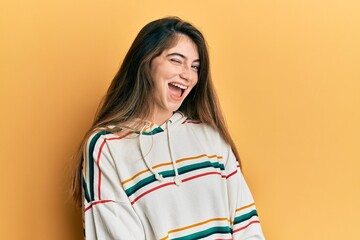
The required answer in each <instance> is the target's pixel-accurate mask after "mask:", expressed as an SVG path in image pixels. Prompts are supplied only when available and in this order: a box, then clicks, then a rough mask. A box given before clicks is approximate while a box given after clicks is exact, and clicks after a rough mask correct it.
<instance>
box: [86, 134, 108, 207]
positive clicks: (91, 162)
mask: <svg viewBox="0 0 360 240" xmlns="http://www.w3.org/2000/svg"><path fill="white" fill-rule="evenodd" d="M109 133H110V132H106V131H101V132H98V133H97V134H95V136H94V137H93V138H92V139H91V141H90V144H89V154H88V156H89V181H90V201H94V200H95V194H94V162H95V161H94V157H93V153H94V149H95V145H96V142H97V141H98V140H99V138H100V137H101V136H102V135H106V134H109Z"/></svg>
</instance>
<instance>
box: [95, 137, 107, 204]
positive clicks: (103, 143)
mask: <svg viewBox="0 0 360 240" xmlns="http://www.w3.org/2000/svg"><path fill="white" fill-rule="evenodd" d="M105 143H106V138H105V139H104V141H103V142H102V143H101V145H100V150H99V153H98V156H97V159H96V164H97V167H98V170H99V178H98V198H99V200H101V195H100V186H101V169H100V165H99V162H100V157H101V152H102V149H103V147H104V145H105Z"/></svg>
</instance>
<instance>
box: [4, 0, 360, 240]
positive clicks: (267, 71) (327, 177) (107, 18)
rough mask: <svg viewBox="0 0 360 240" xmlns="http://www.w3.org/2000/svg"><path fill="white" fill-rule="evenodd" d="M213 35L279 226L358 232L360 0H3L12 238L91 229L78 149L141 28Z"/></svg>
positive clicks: (263, 211)
mask: <svg viewBox="0 0 360 240" xmlns="http://www.w3.org/2000/svg"><path fill="white" fill-rule="evenodd" d="M168 15H178V16H180V17H182V18H184V19H186V20H189V21H191V22H193V23H194V24H195V25H196V26H198V27H199V28H200V29H201V30H202V31H203V32H204V34H205V36H206V38H207V40H208V43H209V47H210V53H211V61H212V72H213V77H214V80H215V83H216V87H217V90H218V93H219V96H220V98H221V104H222V106H223V109H224V111H225V115H226V118H227V121H228V124H229V127H230V130H231V132H232V134H233V137H234V139H235V141H236V144H237V146H238V148H239V151H240V155H241V157H242V162H243V165H244V172H245V176H246V178H247V181H248V183H249V185H250V187H251V189H252V192H253V195H254V197H255V199H256V202H257V207H258V210H259V213H260V218H261V221H262V226H263V229H264V232H265V234H266V236H267V239H273V240H304V239H306V240H309V239H314V240H318V239H324V240H332V239H334V240H335V239H360V231H359V226H360V220H359V216H360V206H359V205H360V173H359V170H360V163H359V162H360V161H359V160H360V148H359V145H360V144H359V143H360V141H359V136H360V2H359V1H357V0H352V1H351V0H343V1H340V0H337V1H334V0H317V1H316V0H277V1H268V0H241V1H236V0H233V1H209V0H207V1H205V0H204V1H196V0H192V1H190V0H183V1H170V0H166V1H165V0H152V1H145V0H142V1H140V0H134V1H120V0H111V1H110V0H104V1H95V0H76V1H74V0H72V1H70V0H62V1H58V0H32V1H25V0H23V1H21V0H1V2H0V34H1V35H0V41H1V42H0V58H1V61H0V70H1V73H0V80H1V82H0V107H1V108H0V109H1V118H0V121H1V122H0V128H1V129H0V134H1V136H0V141H1V142H0V147H1V167H0V184H1V187H0V194H1V195H0V199H1V200H0V201H1V204H0V215H1V217H0V221H1V222H0V239H59V240H60V239H61V240H63V239H71V240H72V239H81V236H82V231H81V220H80V215H79V212H76V211H75V210H74V208H73V207H72V206H71V204H70V201H69V200H68V199H67V195H66V193H67V183H68V179H69V166H70V162H71V160H70V159H71V156H72V154H73V153H74V152H75V150H76V148H77V145H78V143H79V141H80V139H81V138H82V136H83V134H84V132H85V131H86V129H88V128H89V126H90V123H91V121H92V118H93V115H94V112H95V110H96V107H97V104H98V103H99V101H100V98H101V97H102V95H103V94H104V93H105V91H106V89H107V87H108V85H109V82H110V81H111V78H112V77H113V76H114V74H115V72H116V71H117V69H118V67H119V65H120V63H121V60H122V58H123V57H124V54H125V52H126V50H127V49H128V47H129V46H130V44H131V42H132V40H133V39H134V37H135V35H136V33H137V32H138V31H139V30H140V28H141V27H142V26H143V25H145V24H146V23H148V22H149V21H150V20H153V19H156V18H160V17H164V16H168Z"/></svg>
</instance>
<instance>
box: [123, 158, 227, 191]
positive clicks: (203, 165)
mask: <svg viewBox="0 0 360 240" xmlns="http://www.w3.org/2000/svg"><path fill="white" fill-rule="evenodd" d="M208 167H213V168H219V169H221V170H224V169H225V167H224V164H220V163H219V162H210V161H206V162H202V163H195V164H191V165H188V166H184V167H181V168H179V169H178V172H179V174H184V173H187V172H191V171H195V170H198V169H202V168H208ZM159 174H161V175H162V176H163V177H164V178H167V177H174V176H175V172H174V170H167V171H162V172H160V173H159ZM154 181H156V179H155V177H154V175H151V176H149V177H146V178H144V179H142V180H140V181H139V182H137V183H136V184H135V185H133V186H132V187H129V188H128V189H126V190H125V193H126V195H127V196H128V197H130V196H131V195H132V194H134V193H135V192H136V191H137V190H139V189H140V188H142V187H145V186H146V185H148V184H150V183H152V182H154Z"/></svg>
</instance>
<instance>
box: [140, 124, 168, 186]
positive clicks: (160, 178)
mask: <svg viewBox="0 0 360 240" xmlns="http://www.w3.org/2000/svg"><path fill="white" fill-rule="evenodd" d="M148 127H149V122H145V125H144V127H142V129H141V131H140V135H139V144H140V152H141V157H142V159H143V160H144V162H145V165H146V166H147V168H148V169H149V170H150V172H151V173H152V174H154V176H155V178H156V180H158V181H159V182H162V181H163V180H164V178H163V176H162V175H161V174H159V173H158V172H156V171H155V170H154V169H153V168H152V167H151V165H150V164H149V163H148V162H147V161H146V158H145V154H144V153H143V150H142V147H141V136H142V135H143V132H144V131H145V129H146V128H148ZM153 143H154V137H153V135H151V146H150V150H149V152H150V151H151V149H152V147H153ZM149 152H147V153H146V155H148V154H149Z"/></svg>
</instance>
